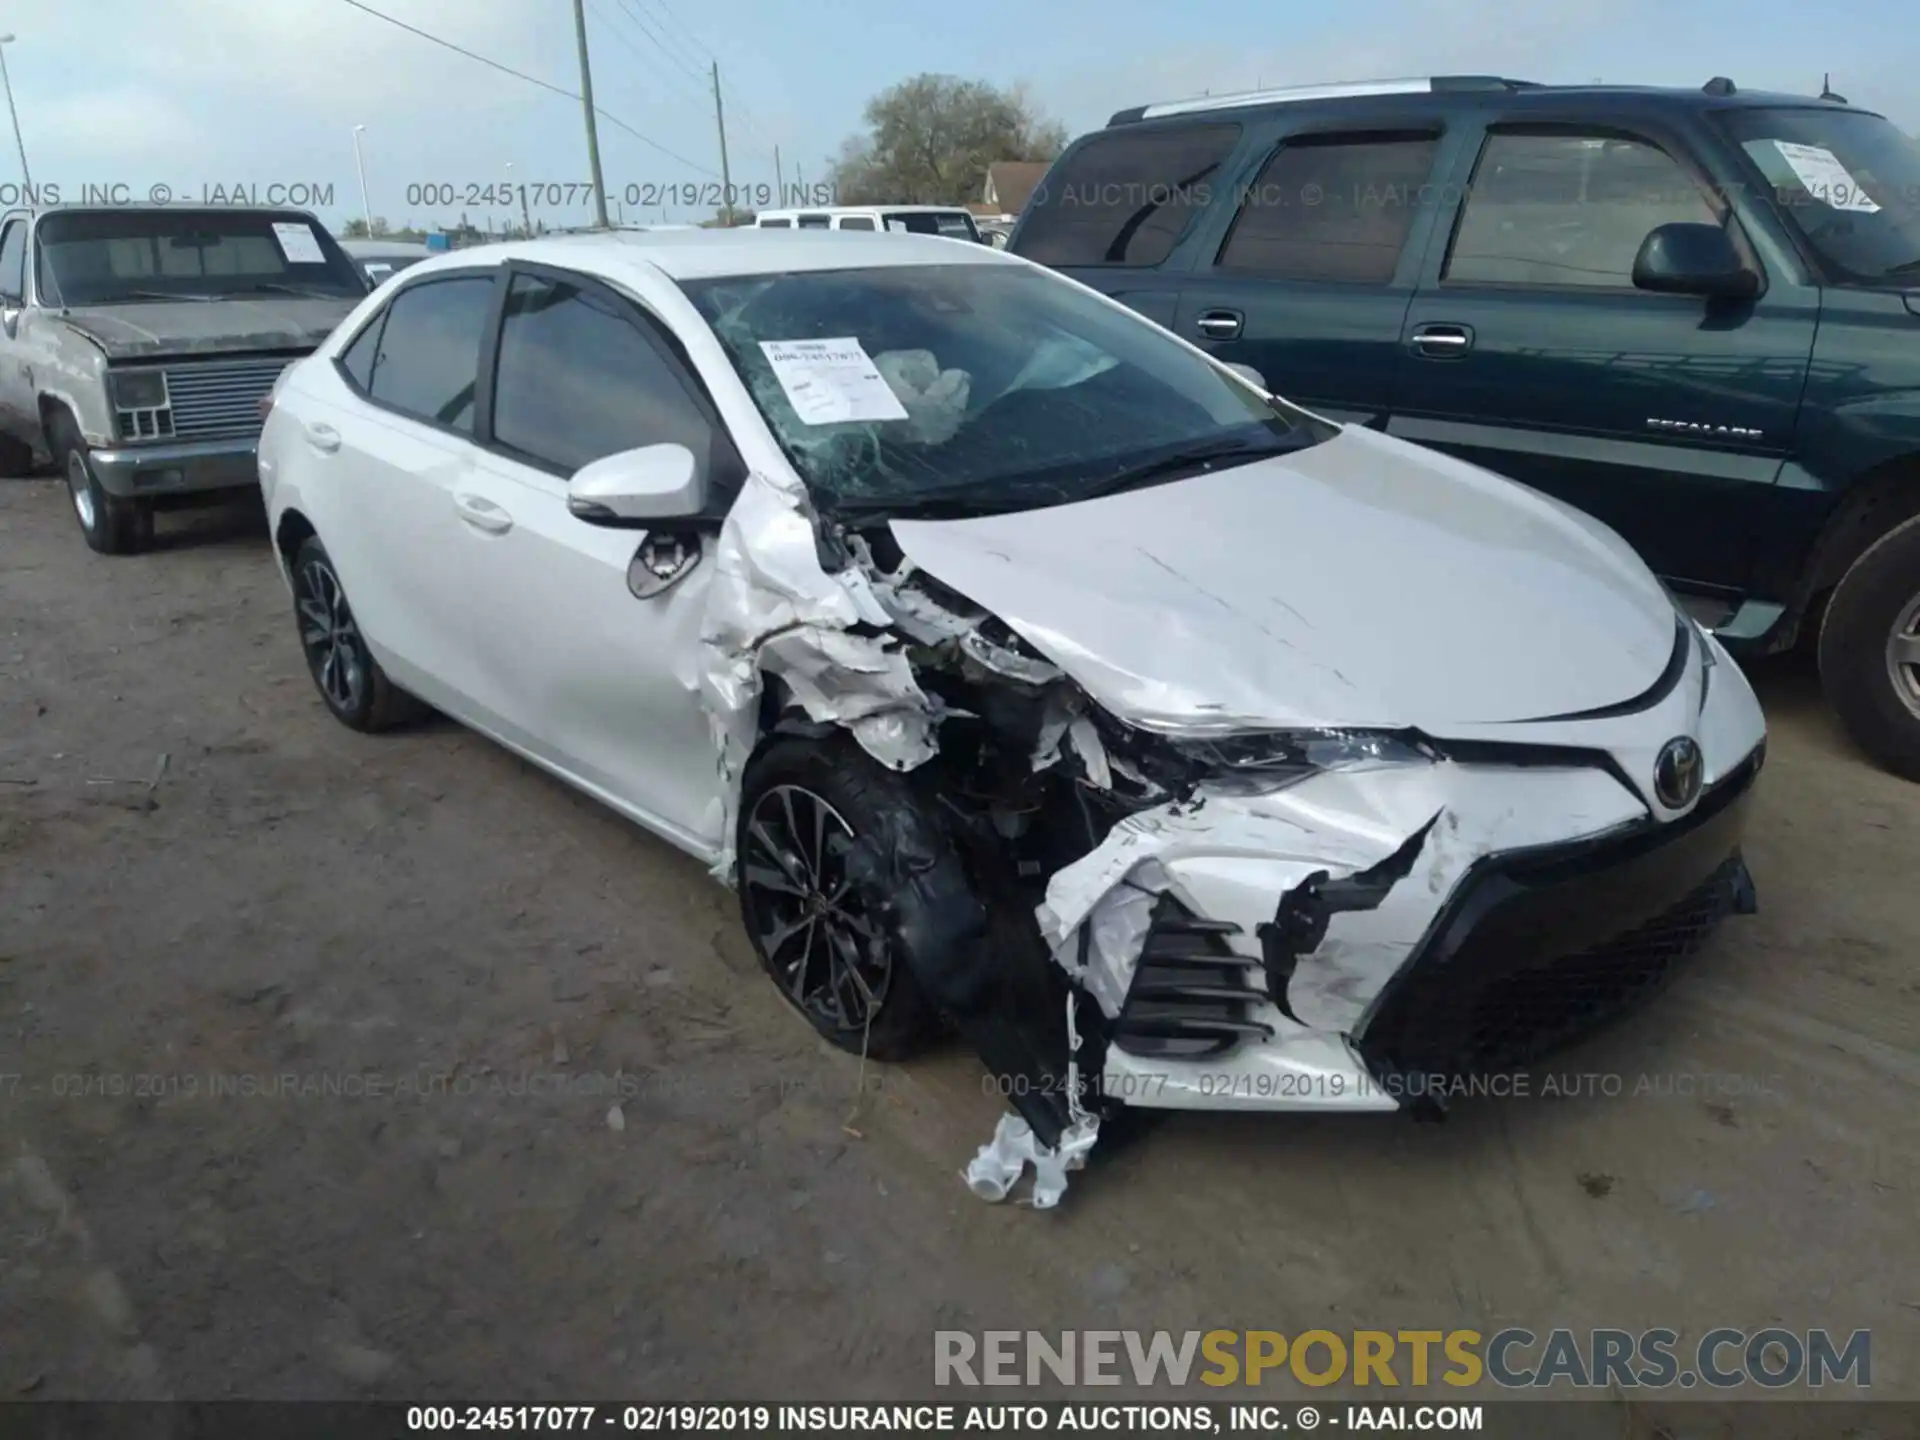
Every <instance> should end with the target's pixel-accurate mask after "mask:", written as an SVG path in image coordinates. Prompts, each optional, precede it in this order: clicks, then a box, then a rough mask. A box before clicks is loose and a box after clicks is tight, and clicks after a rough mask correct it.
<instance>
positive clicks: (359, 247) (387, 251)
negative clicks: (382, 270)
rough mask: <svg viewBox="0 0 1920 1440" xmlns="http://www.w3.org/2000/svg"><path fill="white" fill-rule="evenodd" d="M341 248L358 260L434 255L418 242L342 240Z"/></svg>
mask: <svg viewBox="0 0 1920 1440" xmlns="http://www.w3.org/2000/svg"><path fill="white" fill-rule="evenodd" d="M340 248H341V249H342V250H344V251H346V252H347V254H349V255H351V256H353V258H354V259H356V260H388V259H392V258H395V257H397V256H401V255H434V254H438V253H439V252H438V251H434V250H429V249H428V248H427V247H426V246H425V245H422V244H421V243H420V242H419V241H417V240H342V241H340Z"/></svg>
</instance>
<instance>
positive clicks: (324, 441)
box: [307, 424, 340, 455]
mask: <svg viewBox="0 0 1920 1440" xmlns="http://www.w3.org/2000/svg"><path fill="white" fill-rule="evenodd" d="M307 443H308V444H309V445H311V446H313V448H314V449H316V450H324V451H325V452H326V453H327V454H329V455H331V454H332V453H333V452H334V451H336V450H338V449H339V448H340V432H339V431H338V430H336V429H334V428H333V426H331V425H320V424H313V425H309V426H307Z"/></svg>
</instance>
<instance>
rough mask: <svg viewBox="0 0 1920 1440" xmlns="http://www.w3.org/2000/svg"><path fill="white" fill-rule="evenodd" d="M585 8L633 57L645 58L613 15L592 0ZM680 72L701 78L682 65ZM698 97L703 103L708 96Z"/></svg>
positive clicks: (692, 77)
mask: <svg viewBox="0 0 1920 1440" xmlns="http://www.w3.org/2000/svg"><path fill="white" fill-rule="evenodd" d="M587 8H588V9H590V10H592V11H593V13H594V14H595V15H597V16H599V17H600V23H601V24H602V25H603V26H605V27H606V31H607V33H608V34H609V35H611V36H612V37H613V38H614V39H616V40H618V41H619V42H620V43H621V44H622V45H623V46H625V47H626V48H627V50H628V51H629V52H630V53H631V54H632V55H633V56H634V58H636V59H638V60H645V59H646V58H647V57H646V54H645V52H643V51H642V50H641V49H640V47H639V46H638V45H636V44H634V43H633V42H632V41H631V40H629V39H627V37H626V36H625V35H624V34H622V33H621V32H620V30H619V29H617V28H616V27H615V25H614V23H613V17H612V16H611V15H609V14H607V12H606V11H604V10H602V9H601V8H600V7H599V6H598V5H596V4H595V3H594V0H587ZM667 58H668V59H672V58H673V57H672V56H668V57H667ZM681 73H682V74H684V75H686V76H687V77H688V78H690V79H693V80H696V81H698V80H700V79H701V76H699V75H698V74H697V73H696V72H694V71H692V70H686V69H684V67H683V69H682V72H681ZM703 88H704V87H703ZM700 98H701V102H702V103H703V104H704V103H705V102H706V100H707V98H708V97H707V96H705V95H702V96H701V97H700Z"/></svg>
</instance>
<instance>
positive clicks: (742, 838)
mask: <svg viewBox="0 0 1920 1440" xmlns="http://www.w3.org/2000/svg"><path fill="white" fill-rule="evenodd" d="M915 803H916V802H915V800H914V797H913V796H912V794H911V792H910V791H909V790H908V789H907V787H906V785H905V783H904V782H903V781H902V780H901V779H900V777H899V776H897V775H895V774H894V773H893V772H891V771H888V770H885V769H883V768H882V767H881V766H879V765H878V764H876V763H875V762H874V761H873V760H871V759H869V758H868V757H867V756H866V754H865V752H863V751H861V750H860V749H859V747H858V746H857V745H855V744H854V743H853V742H852V741H850V740H848V739H846V737H844V736H831V737H827V738H825V739H822V740H813V739H805V738H800V737H794V738H791V739H783V740H776V741H775V742H774V743H773V744H771V745H769V746H768V747H767V748H766V749H765V750H763V751H761V753H760V754H759V755H758V756H756V757H755V758H754V761H753V763H752V764H751V765H749V766H748V767H747V774H746V783H745V784H744V785H743V786H742V787H741V795H740V818H739V826H738V833H737V836H736V842H735V846H736V852H737V858H738V866H739V883H740V913H741V918H742V919H743V920H744V921H745V922H746V927H747V937H748V939H749V941H750V942H751V943H752V945H753V949H754V953H755V954H756V955H758V956H759V957H760V963H761V965H762V966H763V967H764V968H765V969H766V971H767V974H768V975H770V976H771V977H772V978H773V981H774V983H775V984H776V985H778V986H779V987H780V993H781V994H782V995H783V996H785V997H786V1000H787V1003H788V1004H790V1005H792V1006H793V1007H794V1008H795V1009H796V1010H798V1011H799V1012H800V1013H801V1014H802V1015H805V1016H806V1017H807V1020H808V1021H809V1023H811V1024H812V1026H813V1028H814V1029H816V1030H818V1031H819V1032H820V1034H821V1035H822V1036H824V1037H825V1038H826V1039H828V1040H829V1041H831V1042H832V1043H833V1044H835V1045H837V1046H839V1047H840V1048H841V1049H842V1050H848V1051H851V1052H852V1053H854V1054H856V1055H858V1054H868V1055H872V1056H873V1057H874V1058H875V1059H879V1060H900V1059H905V1058H906V1057H908V1056H910V1055H912V1054H914V1053H915V1052H917V1051H919V1050H921V1049H924V1048H925V1047H926V1046H927V1045H928V1044H929V1043H930V1042H932V1041H933V1040H935V1039H937V1038H938V1036H939V1035H940V1033H941V1026H940V1019H939V1015H938V1013H937V1012H936V1011H935V1009H934V1007H933V1006H932V1005H931V1004H930V1003H929V1002H928V1000H927V998H926V995H925V993H924V991H922V989H921V988H920V985H919V983H918V981H917V980H916V979H915V977H914V975H913V972H912V968H911V966H910V965H909V964H908V961H907V959H906V957H905V956H904V955H902V954H901V953H900V946H899V944H898V942H897V941H896V940H895V938H894V937H893V935H892V933H891V930H890V926H889V917H888V913H887V911H888V897H887V896H885V895H883V894H880V893H877V890H876V887H875V885H874V884H873V883H872V882H871V881H863V880H862V879H861V878H860V875H861V873H862V867H859V866H857V865H856V866H849V864H848V854H849V851H850V850H852V848H853V847H855V846H857V845H859V844H860V843H861V842H862V839H863V837H865V838H866V839H868V840H869V842H871V841H872V840H873V839H874V838H876V837H878V836H880V835H882V834H885V833H886V830H885V827H884V826H883V825H882V823H881V820H882V816H883V815H884V813H885V812H886V810H887V809H889V808H890V807H897V806H902V805H913V804H915ZM867 873H871V867H868V870H867Z"/></svg>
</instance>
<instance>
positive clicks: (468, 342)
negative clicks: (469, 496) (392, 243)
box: [348, 275, 494, 435]
mask: <svg viewBox="0 0 1920 1440" xmlns="http://www.w3.org/2000/svg"><path fill="white" fill-rule="evenodd" d="M493 285H494V281H493V277H492V276H491V275H461V276H454V277H450V278H448V279H445V280H427V281H423V282H421V283H419V284H416V285H410V286H408V287H407V288H406V289H404V290H402V291H401V292H400V293H399V294H398V295H395V296H394V297H393V299H392V301H391V302H390V303H389V304H388V306H387V315H386V319H385V320H384V321H383V322H379V334H380V339H379V351H378V353H377V354H376V355H375V356H374V359H373V365H372V369H371V373H370V375H369V378H368V380H367V386H366V388H367V393H368V394H369V395H371V396H372V397H373V399H375V400H376V401H378V402H379V403H380V404H382V405H386V406H389V407H390V408H392V409H395V410H398V411H400V412H401V413H402V414H404V415H411V416H413V417H414V418H416V419H419V420H425V421H427V422H428V423H429V424H432V425H443V426H445V427H446V428H448V429H450V430H458V431H460V432H462V433H463V434H469V435H470V434H472V433H473V397H474V391H475V389H476V388H477V384H478V380H479V375H480V336H481V333H482V332H483V331H484V330H485V329H486V326H487V316H488V314H489V313H490V312H491V310H492V308H493ZM357 343H358V342H356V345H357ZM352 362H353V357H352V356H351V355H350V356H349V357H348V370H349V371H350V372H351V371H352V369H353V363H352Z"/></svg>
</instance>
